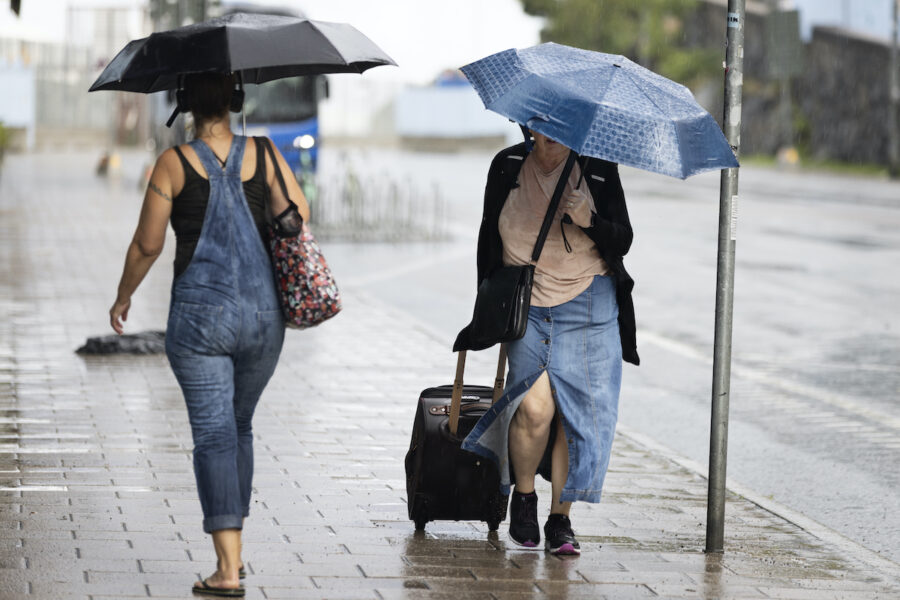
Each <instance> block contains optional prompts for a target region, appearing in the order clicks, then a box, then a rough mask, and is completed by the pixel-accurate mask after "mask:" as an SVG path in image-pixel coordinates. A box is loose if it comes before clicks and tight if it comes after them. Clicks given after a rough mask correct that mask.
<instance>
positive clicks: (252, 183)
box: [170, 138, 269, 277]
mask: <svg viewBox="0 0 900 600" xmlns="http://www.w3.org/2000/svg"><path fill="white" fill-rule="evenodd" d="M253 142H254V143H255V144H256V171H255V172H254V173H253V177H251V178H250V179H248V180H247V181H244V182H243V187H244V195H245V196H246V197H247V204H248V206H249V207H250V214H251V215H252V216H253V221H254V222H255V223H256V228H257V229H258V230H259V235H260V238H261V239H262V240H263V243H265V239H266V203H267V202H268V198H269V188H268V186H267V185H266V176H265V175H266V158H265V157H266V155H265V148H264V147H263V145H262V142H261V141H260V140H258V139H257V138H253ZM175 153H176V154H178V158H179V159H181V166H182V167H184V187H183V188H181V192H179V193H178V195H177V196H175V198H173V199H172V215H171V217H170V218H171V222H172V229H173V230H174V231H175V277H178V276H179V275H181V274H182V273H183V272H184V270H185V269H187V266H188V265H189V264H190V262H191V258H192V257H193V256H194V249H195V248H196V247H197V241H198V240H199V239H200V231H201V230H202V228H203V219H204V217H205V216H206V205H207V203H208V202H209V180H208V179H205V178H203V177H202V176H201V175H200V174H199V173H198V172H197V171H196V170H195V169H194V167H192V166H191V163H189V162H188V161H187V159H186V158H185V156H184V154H182V152H181V149H180V148H179V147H178V146H175Z"/></svg>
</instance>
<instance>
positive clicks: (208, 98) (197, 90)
mask: <svg viewBox="0 0 900 600" xmlns="http://www.w3.org/2000/svg"><path fill="white" fill-rule="evenodd" d="M233 92H234V75H233V74H228V75H225V74H222V73H191V74H190V75H187V76H185V78H184V94H185V100H186V101H187V108H188V109H189V110H190V111H191V112H192V113H194V118H195V119H199V120H201V121H204V120H206V119H211V118H215V117H221V116H222V115H223V114H225V113H227V112H228V107H229V106H230V104H231V94H232V93H233Z"/></svg>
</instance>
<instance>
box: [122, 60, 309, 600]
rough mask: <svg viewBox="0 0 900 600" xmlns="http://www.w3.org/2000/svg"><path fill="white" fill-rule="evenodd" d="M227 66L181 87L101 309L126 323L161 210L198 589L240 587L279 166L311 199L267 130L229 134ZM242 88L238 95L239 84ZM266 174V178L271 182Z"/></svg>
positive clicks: (234, 100) (277, 319) (279, 337)
mask: <svg viewBox="0 0 900 600" xmlns="http://www.w3.org/2000/svg"><path fill="white" fill-rule="evenodd" d="M239 93H240V91H239V90H235V83H234V77H233V76H231V75H222V74H216V73H206V74H195V75H188V76H187V77H186V78H185V80H184V88H183V89H182V90H179V91H178V101H179V104H180V105H181V106H182V108H185V109H187V110H190V112H191V113H192V115H193V118H194V128H195V133H196V138H195V139H194V141H192V142H191V143H189V144H185V145H182V146H176V147H174V148H170V149H168V150H166V151H165V152H163V153H162V155H161V156H160V157H159V159H158V160H157V161H156V165H155V167H154V169H153V173H152V175H151V177H150V182H149V184H148V189H147V193H146V195H145V197H144V205H143V208H142V210H141V216H140V220H139V222H138V226H137V230H136V231H135V234H134V238H133V240H132V242H131V245H130V246H129V248H128V253H127V256H126V259H125V268H124V271H123V273H122V278H121V281H120V283H119V289H118V295H117V297H116V301H115V303H114V304H113V306H112V308H111V309H110V311H109V314H110V323H111V325H112V327H113V329H114V330H115V331H116V332H118V333H122V331H123V321H125V320H126V319H127V318H128V312H129V310H130V308H131V296H132V294H133V293H134V291H135V290H136V289H137V287H138V285H139V284H140V282H141V281H142V280H143V279H144V276H145V275H146V274H147V271H148V270H149V269H150V266H151V265H152V264H153V263H154V261H155V260H156V258H157V257H158V256H159V255H160V253H161V252H162V248H163V242H164V240H165V234H166V226H167V224H168V223H169V222H171V224H172V229H173V230H174V231H175V236H176V247H175V280H174V282H173V284H172V298H171V306H170V310H169V320H168V325H167V331H166V355H167V356H168V358H169V362H170V364H171V365H172V370H173V371H174V372H175V377H176V378H177V379H178V383H179V384H180V385H181V389H182V391H183V393H184V398H185V402H186V404H187V409H188V417H189V420H190V424H191V430H192V433H193V439H194V473H195V477H196V480H197V489H198V491H199V495H200V504H201V507H202V509H203V530H204V531H205V532H206V533H210V534H211V535H212V540H213V545H214V547H215V551H216V557H217V558H218V564H217V568H216V571H215V573H213V574H212V575H211V576H209V577H208V578H206V579H204V580H202V581H199V582H197V583H196V584H195V586H194V587H193V591H194V592H195V593H200V594H207V595H214V596H226V597H238V596H243V595H244V588H243V586H242V585H241V584H240V579H241V577H242V576H243V563H242V561H241V530H242V528H243V522H244V519H245V518H246V517H247V516H248V515H249V509H250V491H251V484H252V477H253V434H252V426H251V419H252V417H253V412H254V409H255V408H256V403H257V401H258V400H259V397H260V395H261V394H262V391H263V389H264V388H265V386H266V384H267V383H268V381H269V378H270V377H271V375H272V373H273V372H274V370H275V365H276V363H277V362H278V357H279V354H280V352H281V345H282V342H283V340H284V320H283V317H282V311H281V306H280V304H279V300H278V296H277V294H276V289H275V279H274V276H273V272H272V264H271V261H270V258H269V255H268V253H267V251H266V249H265V246H264V242H263V240H264V237H263V236H264V227H265V225H266V218H267V217H266V215H267V212H268V214H279V215H280V214H281V213H282V212H283V211H285V210H286V209H287V208H288V207H289V201H288V198H286V197H285V196H284V194H283V193H282V191H281V188H280V186H279V185H277V184H274V183H275V181H276V174H275V169H280V170H281V172H282V174H283V176H284V179H285V181H286V182H287V187H288V194H289V195H290V198H291V200H293V201H294V202H295V203H296V204H297V205H299V213H300V215H301V216H302V217H303V218H304V219H307V218H308V217H309V208H308V206H307V204H306V200H305V198H304V196H303V192H302V191H301V189H300V187H299V185H297V182H296V180H295V179H294V177H293V174H292V173H291V171H290V168H289V167H288V165H287V163H286V162H285V160H284V158H283V157H282V156H281V154H280V153H279V152H278V150H277V149H276V150H275V154H274V156H275V157H276V161H277V164H273V162H272V160H271V159H270V158H269V157H268V156H267V152H266V149H265V147H264V144H270V143H271V142H270V141H269V140H267V139H264V138H263V139H257V138H253V140H252V143H249V144H248V143H247V141H248V139H247V138H245V137H243V136H235V135H234V134H233V133H232V132H231V128H230V124H229V114H228V113H229V108H230V109H232V110H240V106H239V105H240V96H239ZM236 94H238V95H236ZM273 184H274V185H273Z"/></svg>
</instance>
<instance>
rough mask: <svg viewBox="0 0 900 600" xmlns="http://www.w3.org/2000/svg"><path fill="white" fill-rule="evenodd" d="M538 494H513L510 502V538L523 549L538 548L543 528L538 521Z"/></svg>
mask: <svg viewBox="0 0 900 600" xmlns="http://www.w3.org/2000/svg"><path fill="white" fill-rule="evenodd" d="M537 502H538V497H537V494H536V493H534V492H531V493H530V494H520V493H519V492H515V491H514V492H513V493H512V498H511V499H510V502H509V538H510V539H511V540H512V541H513V542H514V543H516V544H517V545H519V546H522V547H523V548H537V547H538V544H540V543H541V528H540V526H539V525H538V520H537Z"/></svg>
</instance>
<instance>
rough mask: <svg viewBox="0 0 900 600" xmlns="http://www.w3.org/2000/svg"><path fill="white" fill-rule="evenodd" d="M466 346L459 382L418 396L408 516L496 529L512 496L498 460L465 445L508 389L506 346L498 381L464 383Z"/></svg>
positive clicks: (411, 447)
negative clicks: (506, 489) (503, 481)
mask: <svg viewBox="0 0 900 600" xmlns="http://www.w3.org/2000/svg"><path fill="white" fill-rule="evenodd" d="M465 364H466V353H465V351H463V352H460V353H459V358H458V363H457V366H456V380H455V382H454V384H453V385H452V386H451V385H442V386H439V387H432V388H427V389H425V390H423V391H422V393H421V395H420V396H419V406H418V408H417V410H416V419H415V422H414V423H413V432H412V440H411V441H410V444H409V452H407V454H406V494H407V503H408V510H409V518H410V519H412V520H413V521H414V522H415V524H416V529H424V527H425V524H426V523H428V521H438V520H442V521H449V520H453V521H470V520H471V521H486V522H487V524H488V528H489V529H490V530H491V531H495V530H496V529H497V528H498V527H499V526H500V522H501V521H503V520H504V519H506V506H507V500H508V498H509V496H505V495H503V494H501V493H500V475H499V473H498V472H497V467H496V466H495V465H494V463H493V462H492V461H491V460H489V459H486V458H483V457H481V456H478V455H477V454H473V453H471V452H467V451H465V450H462V449H461V448H460V445H461V444H462V441H463V439H464V438H465V437H466V436H467V435H468V434H469V432H470V431H472V428H473V427H474V426H475V423H476V422H477V421H478V419H479V418H480V417H481V416H482V415H483V414H484V413H485V411H487V410H488V409H489V408H490V407H491V404H492V403H493V402H494V401H495V400H496V399H497V398H499V397H500V395H501V394H502V392H503V380H504V375H505V370H506V347H505V345H501V348H500V360H499V361H498V365H497V378H496V380H495V382H494V387H493V388H489V387H486V386H481V385H466V386H464V385H463V381H462V379H463V372H464V370H465Z"/></svg>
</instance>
